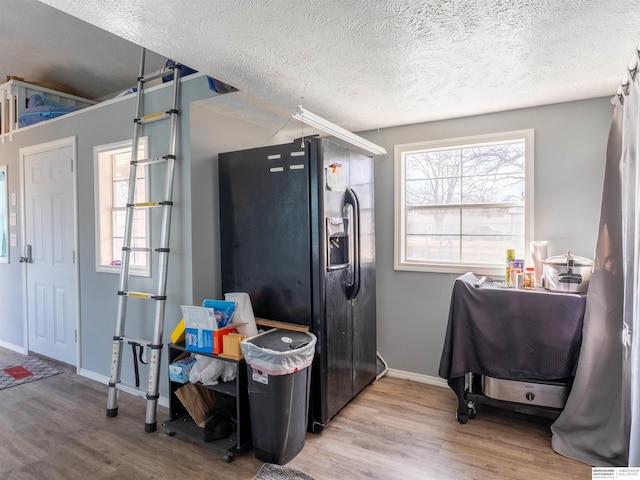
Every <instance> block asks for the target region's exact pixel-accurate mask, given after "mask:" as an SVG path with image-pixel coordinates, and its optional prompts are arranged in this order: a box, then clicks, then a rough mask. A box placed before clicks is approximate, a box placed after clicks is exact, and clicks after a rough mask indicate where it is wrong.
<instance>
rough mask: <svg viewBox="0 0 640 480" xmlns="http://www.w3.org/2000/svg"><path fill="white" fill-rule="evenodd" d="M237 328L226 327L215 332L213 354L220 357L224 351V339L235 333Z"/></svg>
mask: <svg viewBox="0 0 640 480" xmlns="http://www.w3.org/2000/svg"><path fill="white" fill-rule="evenodd" d="M235 332H236V329H235V327H225V328H221V329H220V330H216V331H215V332H213V353H215V354H216V355H220V354H221V353H222V352H223V351H224V340H223V339H224V337H225V335H229V334H230V333H235Z"/></svg>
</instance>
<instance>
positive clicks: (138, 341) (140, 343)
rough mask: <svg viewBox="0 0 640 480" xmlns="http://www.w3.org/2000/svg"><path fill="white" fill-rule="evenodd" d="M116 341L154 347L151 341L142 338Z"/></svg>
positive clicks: (125, 338) (122, 338) (119, 338)
mask: <svg viewBox="0 0 640 480" xmlns="http://www.w3.org/2000/svg"><path fill="white" fill-rule="evenodd" d="M114 340H122V342H126V343H135V344H136V345H143V346H145V347H149V346H151V345H153V342H152V341H151V340H144V339H142V338H132V337H118V338H114Z"/></svg>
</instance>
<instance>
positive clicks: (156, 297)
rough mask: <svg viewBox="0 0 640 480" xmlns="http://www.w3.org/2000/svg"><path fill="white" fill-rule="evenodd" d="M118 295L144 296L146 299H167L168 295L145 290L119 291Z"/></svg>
mask: <svg viewBox="0 0 640 480" xmlns="http://www.w3.org/2000/svg"><path fill="white" fill-rule="evenodd" d="M118 295H124V296H126V297H133V298H143V299H146V300H166V299H167V297H166V295H156V294H155V293H145V292H118Z"/></svg>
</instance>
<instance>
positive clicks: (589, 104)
mask: <svg viewBox="0 0 640 480" xmlns="http://www.w3.org/2000/svg"><path fill="white" fill-rule="evenodd" d="M183 85H184V88H183V98H184V99H185V105H187V104H188V102H189V101H195V100H199V99H200V98H206V97H207V96H210V95H211V92H210V91H209V90H208V89H207V88H206V85H204V84H203V83H201V82H195V81H194V82H193V84H192V83H191V82H184V83H183ZM159 95H160V94H159ZM206 103H208V102H206ZM132 112H133V104H132V100H127V101H123V102H118V103H114V104H112V105H107V106H103V107H101V108H99V109H95V110H93V111H91V110H88V111H86V112H84V113H82V114H79V115H75V116H72V117H69V118H67V119H65V117H62V118H61V119H59V120H56V121H52V122H51V124H50V125H49V126H47V127H45V125H44V124H43V125H42V126H40V127H35V128H32V129H29V130H27V131H24V132H21V133H18V134H16V135H15V138H14V141H13V142H10V143H6V144H0V158H2V159H3V160H2V163H7V164H8V165H9V190H10V192H16V193H18V196H19V192H20V185H19V177H18V175H17V172H18V151H19V148H20V147H25V146H31V145H35V144H39V143H44V142H47V141H51V140H56V139H59V138H63V137H68V136H72V135H77V136H78V198H79V206H78V218H79V224H80V232H79V245H80V249H79V259H80V282H81V291H80V294H81V322H82V324H81V334H82V337H81V339H82V345H83V353H82V358H81V362H82V366H83V368H84V369H85V370H87V371H89V372H95V373H96V374H98V375H103V376H106V375H108V373H109V372H108V367H109V358H110V355H111V341H110V340H109V339H110V338H111V336H112V335H113V329H114V317H115V308H116V307H115V305H116V303H115V302H116V296H115V291H116V290H117V283H118V277H117V275H113V274H105V273H96V272H95V266H94V265H95V258H94V255H95V252H94V249H95V247H94V245H95V242H94V240H95V239H94V236H95V233H94V196H93V195H94V194H93V150H92V149H93V147H94V146H95V145H102V144H107V143H111V142H115V141H120V140H124V139H127V138H131V134H132V126H131V117H132ZM185 113H187V112H185ZM611 113H612V107H611V105H610V103H609V99H607V98H601V99H593V100H586V101H578V102H571V103H564V104H557V105H549V106H543V107H537V108H529V109H523V110H516V111H509V112H502V113H496V114H490V115H481V116H475V117H468V118H461V119H455V120H446V121H441V122H432V123H425V124H419V125H410V126H404V127H397V128H389V129H384V130H382V131H380V132H367V133H365V134H363V136H365V137H367V138H369V139H370V140H372V141H374V142H376V143H379V144H381V145H383V146H384V147H385V148H386V149H387V151H389V152H391V153H390V154H388V155H386V156H382V157H378V158H377V159H376V161H375V168H376V171H375V175H376V184H375V188H376V227H377V231H376V255H377V306H378V350H379V351H380V353H381V354H382V356H383V357H384V358H385V360H387V362H388V363H389V366H390V367H391V368H392V369H395V370H401V371H407V372H412V373H415V374H419V375H428V376H437V371H438V365H439V362H440V353H441V349H442V343H443V340H444V332H445V329H446V324H447V315H448V308H449V299H450V294H451V288H452V285H453V281H454V280H455V277H456V275H454V274H450V275H448V274H432V273H415V272H400V271H394V270H393V240H394V206H393V198H394V184H393V173H394V172H393V153H392V152H393V149H394V146H395V145H396V144H402V143H413V142H418V141H425V140H435V139H443V138H452V137H462V136H469V135H479V134H485V133H495V132H500V131H510V130H521V129H527V128H533V129H535V156H536V158H535V236H536V238H537V239H540V240H543V239H546V240H548V241H549V250H550V254H556V253H563V252H564V251H565V250H566V249H567V248H571V249H572V251H573V252H574V253H576V254H579V255H583V256H587V257H593V251H594V249H595V241H596V231H597V224H598V220H599V208H600V197H601V189H602V180H603V166H604V156H605V148H606V141H607V135H608V130H609V123H610V119H611ZM182 122H183V123H182V129H181V131H182V135H183V137H182V143H183V145H184V144H187V143H189V144H190V145H184V149H183V157H184V158H185V160H184V162H183V164H182V165H181V168H180V169H178V172H177V176H176V190H175V195H174V198H175V199H176V202H178V199H179V201H180V202H181V205H179V206H176V208H175V209H174V217H173V230H172V232H173V233H172V235H173V236H174V238H172V253H171V259H170V262H171V263H170V266H169V272H170V276H171V277H172V281H171V282H170V283H169V286H168V295H169V296H170V298H175V299H176V300H174V301H172V303H170V305H168V308H167V315H166V322H165V338H166V337H168V335H169V333H170V331H171V329H172V328H173V325H174V324H175V321H177V318H179V308H178V307H179V305H180V304H181V303H193V304H199V303H200V302H201V301H202V299H204V298H211V297H213V298H220V296H221V294H222V292H220V272H219V255H220V254H219V243H218V235H219V231H218V221H217V219H218V204H217V191H218V190H217V154H218V153H219V152H223V151H231V150H237V149H243V148H251V147H256V146H260V145H263V144H264V143H265V142H267V140H268V139H269V137H270V135H271V134H272V133H273V132H270V131H266V130H265V129H263V128H260V127H257V126H255V125H250V124H247V123H244V122H240V121H237V120H234V119H232V118H229V117H225V116H224V115H221V114H219V113H216V112H215V111H213V110H212V109H211V108H209V107H207V106H204V104H199V103H194V104H191V105H190V107H189V111H188V114H185V115H183V116H182ZM286 141H288V140H286V139H284V138H278V136H276V137H275V138H272V139H270V140H269V143H284V142H286ZM152 148H157V146H154V145H152ZM160 153H163V152H162V151H160V152H158V153H157V154H160ZM568 192H569V193H570V194H568ZM18 208H19V206H18V207H10V209H11V211H16V212H17V213H18V218H20V212H19V210H18ZM19 229H20V225H18V226H17V227H11V233H18V235H19V233H20V232H19ZM174 240H175V241H174ZM18 244H19V245H21V239H20V238H19V241H18ZM10 255H11V263H10V264H8V265H0V285H1V286H2V288H0V302H1V303H0V304H2V306H3V307H2V313H1V314H0V345H5V346H12V345H13V346H22V342H23V340H22V338H23V331H22V290H21V279H22V267H21V265H20V264H19V263H17V257H18V256H19V248H12V249H11V252H10ZM141 283H145V282H144V281H143V282H141ZM145 286H146V285H143V286H141V289H143V290H144V287H145ZM152 289H153V287H152ZM146 316H147V318H151V319H152V318H153V314H152V312H151V315H146ZM163 357H164V362H166V355H164V356H163ZM124 358H125V362H124V365H123V380H125V381H126V382H128V383H130V382H131V373H130V372H131V371H132V368H131V364H130V354H128V353H127V351H125V356H124ZM142 378H143V379H144V378H146V370H144V371H143V372H142ZM161 382H162V383H161V389H160V393H161V394H162V395H166V393H167V387H166V376H161ZM143 388H144V381H143Z"/></svg>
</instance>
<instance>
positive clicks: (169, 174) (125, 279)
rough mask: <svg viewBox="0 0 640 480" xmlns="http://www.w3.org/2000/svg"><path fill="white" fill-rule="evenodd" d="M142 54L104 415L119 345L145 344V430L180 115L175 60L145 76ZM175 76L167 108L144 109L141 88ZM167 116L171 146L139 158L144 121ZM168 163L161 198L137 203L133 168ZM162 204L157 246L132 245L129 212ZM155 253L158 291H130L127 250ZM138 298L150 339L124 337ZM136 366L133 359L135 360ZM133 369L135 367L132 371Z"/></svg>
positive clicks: (152, 394) (155, 372)
mask: <svg viewBox="0 0 640 480" xmlns="http://www.w3.org/2000/svg"><path fill="white" fill-rule="evenodd" d="M145 54H146V50H145V49H144V48H142V51H141V54H140V74H139V76H138V82H137V91H136V96H137V105H136V112H135V118H134V130H133V145H132V151H131V165H130V169H129V190H128V199H127V208H126V223H125V227H124V240H123V246H122V264H121V269H120V284H119V290H118V310H117V317H116V330H115V335H114V337H113V353H112V356H111V374H110V379H109V394H108V399H107V417H115V416H116V415H118V393H119V392H118V390H119V388H121V387H122V385H121V383H120V373H121V363H122V346H123V344H124V343H125V342H126V343H128V344H131V345H133V346H134V352H135V349H136V347H140V348H148V349H149V351H150V356H149V362H148V363H149V384H148V388H147V395H146V399H147V410H146V419H145V431H146V432H154V431H155V430H156V424H157V422H156V409H157V405H158V398H159V396H160V395H159V394H158V381H159V373H160V372H159V370H160V358H161V352H162V333H163V328H164V311H165V303H166V298H167V297H166V288H167V267H168V263H169V234H170V230H171V209H172V206H173V200H172V196H173V176H174V168H175V161H176V143H177V133H178V132H177V130H178V118H179V115H180V111H179V108H178V107H179V102H180V76H181V75H180V68H181V67H180V65H179V64H177V63H174V64H172V65H170V66H166V67H165V68H162V69H161V70H158V71H156V72H153V73H150V74H146V75H145V66H144V64H145ZM171 74H172V75H173V99H172V105H171V108H170V109H169V110H167V111H166V112H161V113H152V114H148V115H145V114H144V107H145V102H144V87H145V84H146V83H147V82H150V81H152V80H155V79H158V78H161V77H166V76H168V75H171ZM166 119H168V120H170V122H171V123H170V132H169V148H168V153H167V154H166V155H163V156H160V157H153V158H147V159H140V160H139V159H138V146H139V143H140V137H141V136H142V132H143V127H144V125H145V124H147V123H151V122H156V121H160V120H166ZM155 164H166V183H165V191H164V200H162V201H160V202H144V203H135V199H136V195H135V190H136V172H137V167H140V166H144V165H155ZM154 207H159V208H161V209H162V233H161V239H160V246H158V247H157V248H152V247H150V246H149V245H147V246H146V247H132V246H131V237H132V228H133V213H134V210H136V209H139V208H145V209H149V208H154ZM136 251H140V252H154V251H155V252H157V254H158V273H157V276H158V288H157V291H156V293H142V292H133V291H129V290H128V284H129V262H130V254H131V252H136ZM129 297H131V298H136V299H143V300H153V301H154V302H155V320H154V328H153V338H152V339H151V340H141V339H136V338H128V337H126V336H125V319H126V314H127V299H128V298H129ZM136 367H137V364H136ZM136 374H137V372H136Z"/></svg>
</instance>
